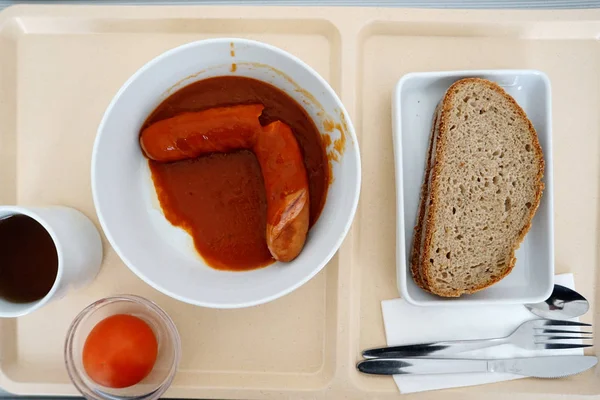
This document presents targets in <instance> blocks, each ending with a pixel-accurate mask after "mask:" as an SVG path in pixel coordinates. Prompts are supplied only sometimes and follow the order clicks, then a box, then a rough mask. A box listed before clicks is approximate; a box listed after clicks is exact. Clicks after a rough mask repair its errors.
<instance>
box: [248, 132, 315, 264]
mask: <svg viewBox="0 0 600 400" xmlns="http://www.w3.org/2000/svg"><path fill="white" fill-rule="evenodd" d="M253 151H254V154H256V157H257V158H258V162H259V164H260V168H261V170H262V175H263V178H264V181H265V189H266V192H267V246H268V247H269V251H270V252H271V255H273V258H275V259H276V260H278V261H292V260H293V259H294V258H296V257H297V256H298V254H300V252H301V251H302V248H303V247H304V242H305V241H306V235H307V233H308V224H309V210H310V207H309V205H310V203H309V196H308V178H307V175H306V168H305V167H304V160H303V159H302V152H301V151H300V146H298V142H297V141H296V138H295V137H294V134H293V133H292V130H291V129H290V127H289V126H288V125H286V124H285V123H283V122H280V121H276V122H273V123H271V124H269V125H267V126H265V127H264V128H263V131H262V133H261V134H260V135H258V136H257V140H256V143H255V144H254V146H253Z"/></svg>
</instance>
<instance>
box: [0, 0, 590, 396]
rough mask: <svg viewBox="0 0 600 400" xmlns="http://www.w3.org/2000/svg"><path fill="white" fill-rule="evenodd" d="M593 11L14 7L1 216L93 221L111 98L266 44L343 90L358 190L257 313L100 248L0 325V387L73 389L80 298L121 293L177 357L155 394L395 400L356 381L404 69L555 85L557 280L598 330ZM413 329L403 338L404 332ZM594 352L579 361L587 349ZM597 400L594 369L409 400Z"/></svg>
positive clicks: (390, 391)
mask: <svg viewBox="0 0 600 400" xmlns="http://www.w3.org/2000/svg"><path fill="white" fill-rule="evenodd" d="M599 34H600V10H586V11H559V12H540V11H525V12H517V11H434V10H427V11H425V10H402V9H391V10H390V9H375V8H357V9H344V8H259V7H183V6H182V7H125V6H116V7H97V6H17V7H11V8H9V9H7V10H5V11H3V12H2V13H1V14H0V204H14V203H17V204H64V205H68V206H73V207H76V208H78V209H80V210H82V211H84V212H85V213H86V214H87V215H88V216H89V217H91V218H93V219H94V220H95V221H96V223H97V219H96V215H95V212H94V206H93V204H92V196H91V190H90V171H89V169H90V156H91V151H92V143H93V140H94V136H95V134H96V128H97V125H98V123H99V121H100V118H101V116H102V114H103V112H104V110H105V107H106V106H107V105H108V103H109V101H110V99H111V98H112V96H113V95H114V94H115V93H116V91H117V89H118V88H119V87H120V86H121V85H122V84H123V82H124V81H125V80H126V79H127V78H128V77H129V76H130V75H131V74H132V73H133V72H134V71H135V70H136V69H137V68H139V67H140V66H142V65H143V64H144V63H146V62H147V61H148V60H150V59H151V58H152V57H154V56H156V55H158V54H160V53H161V52H163V51H165V50H167V49H170V48H172V47H175V46H177V45H180V44H182V43H186V42H190V41H194V40H199V39H204V38H209V37H219V36H238V37H248V38H252V39H257V40H261V41H264V42H267V43H271V44H274V45H276V46H279V47H281V48H283V49H285V50H287V51H289V52H291V53H293V54H295V55H297V56H299V57H300V58H302V59H303V60H304V61H306V62H307V63H308V64H310V65H311V66H312V67H313V68H315V69H316V70H317V71H318V72H319V73H320V74H321V75H322V76H323V77H324V78H325V79H327V80H328V81H329V82H330V83H331V85H332V86H333V88H334V89H335V90H336V91H337V92H338V93H339V94H340V95H341V98H342V100H343V102H344V103H345V105H346V107H347V109H348V111H349V113H350V115H351V116H352V117H353V120H354V123H355V126H356V129H357V133H358V138H359V141H360V145H361V153H362V162H363V174H364V175H363V188H362V197H361V202H360V205H359V210H358V213H357V217H356V220H355V223H354V226H353V229H352V231H351V233H350V235H349V236H348V238H347V239H346V241H345V243H344V245H343V246H342V248H341V250H340V251H339V252H338V254H337V256H336V257H335V258H334V259H333V261H332V262H331V263H330V264H329V265H328V266H327V268H325V270H324V271H323V272H321V273H320V274H319V275H318V276H317V277H315V278H314V279H312V280H311V281H310V282H309V283H308V284H306V285H305V286H304V287H302V288H300V289H298V290H297V291H295V292H294V293H292V294H290V295H288V296H286V297H284V298H282V299H279V300H277V301H275V302H272V303H270V304H267V305H263V306H259V307H254V308H250V309H242V310H211V309H204V308H199V307H194V306H191V305H186V304H184V303H180V302H177V301H175V300H172V299H170V298H168V297H166V296H164V295H162V294H160V293H158V292H156V291H155V290H153V289H152V288H150V287H149V286H148V285H145V284H144V283H143V282H142V281H141V280H139V279H138V278H137V277H136V276H135V275H134V274H133V273H131V272H130V271H129V270H128V269H127V268H126V267H125V265H124V264H123V263H122V262H121V261H120V260H119V258H118V257H117V256H116V254H115V253H114V251H112V249H111V248H110V246H109V245H108V243H107V242H106V240H104V246H105V259H104V265H103V268H102V271H101V273H100V275H99V276H98V279H97V280H96V281H95V282H94V283H93V284H92V285H91V286H90V287H88V288H86V289H85V290H81V291H78V292H75V293H72V294H70V295H68V296H67V297H66V298H64V299H63V300H61V301H58V302H56V303H53V304H51V305H49V306H48V307H46V308H44V309H43V310H42V311H39V312H36V313H33V314H32V315H30V316H27V317H23V318H19V319H15V320H3V321H1V322H0V350H1V360H0V386H1V387H4V388H5V389H7V390H9V391H11V392H14V393H20V394H75V393H76V392H75V389H74V387H73V386H72V385H71V384H70V382H69V378H68V376H67V373H66V370H65V368H64V365H63V354H62V351H63V340H64V337H65V332H66V330H67V327H68V325H69V323H70V322H71V320H72V319H73V317H74V316H75V315H76V314H77V312H79V311H80V310H81V309H82V308H83V307H84V306H86V305H87V304H89V303H90V302H92V301H94V300H96V299H98V298H100V297H103V296H107V295H111V294H116V293H135V294H139V295H142V296H145V297H148V298H150V299H152V300H154V301H156V302H157V303H158V304H160V305H161V306H162V307H163V308H164V309H165V310H166V311H167V312H168V313H169V314H170V315H171V316H172V317H173V319H174V320H175V323H176V324H177V326H178V328H179V330H180V332H181V336H182V341H183V350H184V351H183V359H182V361H181V365H180V369H179V373H178V374H177V377H176V379H175V381H174V383H173V386H172V387H171V389H170V390H169V392H168V393H167V395H168V396H169V397H192V398H247V399H249V398H273V399H281V398H295V399H304V398H306V399H309V398H310V399H334V398H340V399H341V398H344V399H346V398H347V399H354V398H381V399H387V398H389V399H391V398H395V397H397V396H398V391H397V389H396V387H395V385H394V383H393V381H392V379H391V378H389V377H387V378H386V377H369V376H363V375H359V374H358V373H357V372H356V370H355V369H354V364H355V362H356V360H357V358H358V357H359V351H360V350H361V349H363V348H366V347H371V346H376V345H383V344H385V337H384V331H383V324H382V319H381V310H380V301H381V300H383V299H389V298H394V297H397V296H398V292H397V290H396V284H395V249H394V244H395V238H394V234H395V225H394V224H395V222H394V216H395V211H394V210H395V207H394V201H395V196H394V169H393V153H392V133H391V117H390V103H391V102H390V96H391V92H392V88H393V86H394V84H395V83H396V81H397V80H398V79H399V78H400V77H401V76H402V75H403V74H405V73H407V72H410V71H434V70H452V69H457V70H464V69H487V68H490V69H496V68H535V69H540V70H542V71H545V72H546V73H547V74H548V75H549V76H550V79H551V81H552V91H553V95H554V96H553V97H554V100H553V115H554V148H555V154H554V159H555V187H556V188H557V190H556V193H555V201H556V204H555V206H556V214H555V222H556V252H555V253H556V269H557V272H569V271H570V272H574V273H575V277H576V283H577V287H578V289H580V291H581V292H582V293H583V294H585V295H586V296H587V297H588V298H589V299H591V300H592V312H590V313H589V314H587V316H586V317H585V318H584V320H587V321H592V320H597V319H598V314H597V312H598V311H597V310H598V307H597V305H598V304H597V303H598V301H600V296H595V291H596V289H595V288H596V280H597V279H599V278H598V277H597V276H596V275H597V273H596V269H597V265H598V251H599V246H598V244H599V237H598V224H599V220H598V218H599V215H598V196H599V179H600V171H599V162H600V149H599V146H600V142H599V139H600V118H599V117H598V110H600V47H599V44H598V41H597V38H598V35H599ZM413 328H414V327H411V326H407V327H406V329H413ZM593 352H594V351H593V350H592V351H590V353H593ZM484 393H485V394H486V398H488V399H504V398H507V396H509V394H510V395H511V396H512V395H513V394H519V395H522V396H523V398H532V397H535V398H540V399H542V398H543V399H549V398H553V397H554V398H558V395H560V394H572V395H576V394H579V395H590V394H591V395H595V396H597V397H599V398H600V379H598V377H596V376H595V372H594V371H590V372H588V373H586V374H583V375H580V376H577V377H574V378H571V379H562V380H554V381H539V380H530V379H525V380H520V381H514V382H508V383H502V384H495V385H488V386H480V387H474V388H465V389H457V390H451V391H443V392H431V393H424V394H416V395H411V396H410V398H419V399H439V398H444V399H447V400H453V399H456V400H458V399H460V400H463V399H477V398H479V397H480V396H482V395H483V394H484Z"/></svg>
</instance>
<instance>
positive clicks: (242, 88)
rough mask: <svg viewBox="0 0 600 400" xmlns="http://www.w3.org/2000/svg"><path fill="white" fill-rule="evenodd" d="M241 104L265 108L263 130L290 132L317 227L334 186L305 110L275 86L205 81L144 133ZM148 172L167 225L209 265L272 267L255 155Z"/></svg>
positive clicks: (162, 109) (183, 93)
mask: <svg viewBox="0 0 600 400" xmlns="http://www.w3.org/2000/svg"><path fill="white" fill-rule="evenodd" d="M241 104H262V105H264V107H265V108H264V110H263V113H262V115H261V117H260V123H261V125H263V126H265V125H268V124H269V123H271V122H274V121H282V122H284V123H286V124H287V125H289V126H290V128H291V129H292V132H293V134H294V136H295V138H296V140H297V142H298V145H299V146H300V149H301V151H302V157H303V160H304V165H305V167H306V172H307V176H308V187H309V198H310V226H312V225H313V224H314V223H315V222H316V220H317V219H318V217H319V215H320V213H321V210H322V209H323V206H324V204H325V198H326V195H327V188H328V185H329V167H328V161H327V156H326V153H325V148H324V146H323V143H322V141H321V135H320V133H319V131H318V129H317V127H316V126H315V124H314V123H313V121H312V120H311V118H310V117H309V116H308V115H307V114H306V112H305V111H304V109H303V108H302V107H301V106H300V105H299V104H298V103H296V102H295V101H294V100H293V99H292V98H291V97H289V96H288V95H287V94H285V93H284V92H282V91H281V90H279V89H277V88H275V87H274V86H272V85H269V84H267V83H264V82H261V81H258V80H255V79H250V78H243V77H231V76H226V77H216V78H211V79H206V80H203V81H199V82H196V83H193V84H191V85H189V86H186V87H184V88H183V89H181V90H179V91H177V92H176V93H174V94H173V95H171V96H170V97H169V98H167V99H166V100H165V101H163V103H162V104H161V105H159V106H158V108H157V109H156V110H155V111H154V112H153V113H152V114H151V115H150V117H149V118H148V119H147V121H146V122H145V124H144V126H143V127H142V130H143V129H145V128H146V127H148V126H150V125H152V124H153V123H155V122H158V121H161V120H164V119H167V118H171V117H174V116H176V115H180V114H182V113H186V112H196V111H201V110H206V109H209V108H215V107H223V106H233V105H241ZM149 165H150V171H151V173H152V179H153V182H154V186H155V189H156V193H157V195H158V199H159V202H160V205H161V208H162V210H163V213H164V214H165V216H166V218H167V220H168V221H169V222H170V223H171V224H173V225H174V226H178V227H181V228H183V229H185V230H186V231H187V232H188V233H189V234H190V235H191V236H192V238H193V240H194V245H195V247H196V250H197V251H198V252H199V253H200V255H201V256H202V257H203V258H204V260H205V261H206V262H207V264H209V265H210V266H212V267H213V268H216V269H222V270H235V271H243V270H251V269H255V268H260V267H263V266H266V265H269V264H271V263H272V262H273V261H274V260H273V258H272V257H271V254H270V252H269V249H268V247H267V243H266V238H265V235H266V199H265V186H264V182H263V177H262V174H261V170H260V166H259V164H258V161H257V159H256V156H255V155H254V154H253V153H252V152H250V151H248V150H240V151H233V152H230V153H224V154H223V153H213V154H209V155H206V156H201V157H198V158H196V159H191V160H183V161H177V162H172V163H161V162H156V161H152V160H149Z"/></svg>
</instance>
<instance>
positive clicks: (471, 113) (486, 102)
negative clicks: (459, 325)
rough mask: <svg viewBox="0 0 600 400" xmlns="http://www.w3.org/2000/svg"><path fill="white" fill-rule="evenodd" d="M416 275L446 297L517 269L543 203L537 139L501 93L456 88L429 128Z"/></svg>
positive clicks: (488, 87) (492, 88) (483, 84)
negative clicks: (518, 253)
mask: <svg viewBox="0 0 600 400" xmlns="http://www.w3.org/2000/svg"><path fill="white" fill-rule="evenodd" d="M429 153H430V155H429V156H428V160H429V161H428V165H427V166H426V172H425V179H424V183H423V187H422V190H421V204H420V206H419V213H418V216H417V218H418V219H417V226H416V227H415V238H414V240H413V252H412V259H411V264H412V265H411V271H412V274H413V277H414V278H415V282H416V283H417V284H418V285H419V286H420V287H422V288H423V289H425V290H427V291H430V292H431V293H434V294H437V295H439V296H444V297H458V296H460V295H462V294H464V293H473V292H476V291H479V290H482V289H484V288H487V287H489V286H490V285H492V284H494V283H496V282H498V281H499V280H500V279H502V278H503V277H505V276H506V275H507V274H508V273H509V272H510V271H511V270H512V268H513V267H514V265H515V262H516V258H515V255H514V253H515V250H516V249H517V248H518V247H519V245H520V243H521V242H522V241H523V238H524V237H525V234H526V233H527V231H528V230H529V228H530V226H531V221H532V219H533V216H534V215H535V212H536V210H537V207H538V206H539V203H540V199H541V196H542V190H543V183H542V176H543V172H544V159H543V154H542V149H541V147H540V144H539V141H538V138H537V133H536V132H535V129H534V128H533V125H532V124H531V122H530V121H529V119H528V118H527V116H526V115H525V113H524V111H523V110H522V109H521V107H519V105H518V104H517V103H516V102H515V100H514V99H513V98H512V97H510V96H509V95H508V94H507V93H506V92H505V91H504V90H503V89H502V88H501V87H500V86H498V85H496V84H495V83H492V82H490V81H487V80H484V79H478V78H467V79H462V80H460V81H457V82H455V83H454V84H453V85H452V86H451V87H450V88H449V89H448V91H447V92H446V95H445V96H444V98H443V99H442V102H441V103H440V106H439V111H437V117H436V121H435V122H434V127H433V129H432V138H431V141H430V150H429Z"/></svg>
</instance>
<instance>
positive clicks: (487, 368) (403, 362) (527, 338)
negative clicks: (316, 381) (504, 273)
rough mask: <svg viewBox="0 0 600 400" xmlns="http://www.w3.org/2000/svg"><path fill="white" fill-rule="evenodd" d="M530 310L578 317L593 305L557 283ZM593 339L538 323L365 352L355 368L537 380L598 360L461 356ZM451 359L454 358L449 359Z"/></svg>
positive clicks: (579, 327)
mask: <svg viewBox="0 0 600 400" xmlns="http://www.w3.org/2000/svg"><path fill="white" fill-rule="evenodd" d="M557 296H558V297H557ZM526 307H527V308H528V309H529V310H530V311H532V312H533V313H534V314H535V315H538V316H545V317H547V318H552V317H555V318H575V317H578V316H580V315H583V314H584V313H585V312H587V310H588V309H589V304H588V302H587V300H585V298H583V297H582V296H581V295H579V294H578V293H577V292H575V291H573V290H571V289H568V288H566V287H564V286H560V285H555V288H554V291H553V294H552V295H551V297H550V298H549V299H548V300H547V301H546V302H544V303H539V304H533V305H526ZM592 339H593V337H592V329H591V325H590V324H587V323H582V322H574V321H566V320H561V319H535V320H531V321H526V322H524V323H522V324H521V325H520V326H518V327H517V328H516V329H515V330H514V331H513V333H511V334H510V335H508V336H505V337H497V338H489V339H475V340H451V341H438V342H429V343H419V344H409V345H401V346H390V347H380V348H374V349H368V350H364V351H363V353H362V356H363V358H364V360H362V361H360V362H359V363H358V364H357V369H358V370H359V371H360V372H363V373H366V374H373V375H406V374H449V373H475V372H500V373H512V374H517V375H522V376H529V377H535V378H561V377H565V376H570V375H575V374H578V373H581V372H583V371H586V370H588V369H590V368H592V367H593V366H594V365H596V363H597V362H598V359H597V358H596V357H594V356H577V355H568V356H560V355H559V356H547V357H528V358H510V359H488V360H486V359H463V358H460V354H461V353H464V352H467V351H472V350H478V349H483V348H488V347H493V346H499V345H504V344H511V345H513V346H516V347H519V348H522V349H526V350H563V349H578V348H585V347H591V346H592V344H591V343H592V342H591V340H592ZM448 356H455V357H456V358H447V357H448ZM437 357H442V358H437Z"/></svg>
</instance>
